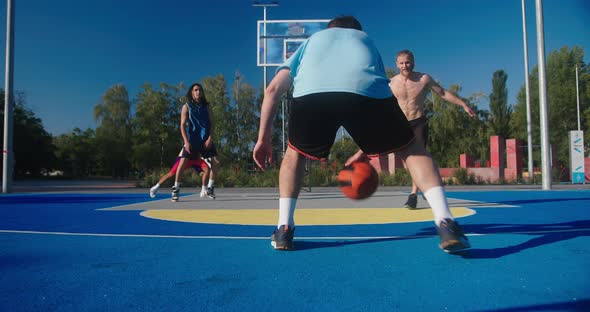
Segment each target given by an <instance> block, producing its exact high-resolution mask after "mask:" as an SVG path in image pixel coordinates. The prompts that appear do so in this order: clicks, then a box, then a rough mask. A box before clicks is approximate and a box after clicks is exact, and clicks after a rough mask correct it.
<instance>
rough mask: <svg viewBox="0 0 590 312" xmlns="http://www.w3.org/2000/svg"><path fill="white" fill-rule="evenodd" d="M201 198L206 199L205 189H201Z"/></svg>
mask: <svg viewBox="0 0 590 312" xmlns="http://www.w3.org/2000/svg"><path fill="white" fill-rule="evenodd" d="M200 196H201V198H205V197H207V190H206V189H205V190H204V189H201V194H200Z"/></svg>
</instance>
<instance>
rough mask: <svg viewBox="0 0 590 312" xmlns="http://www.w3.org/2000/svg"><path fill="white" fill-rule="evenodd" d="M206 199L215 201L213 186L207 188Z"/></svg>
mask: <svg viewBox="0 0 590 312" xmlns="http://www.w3.org/2000/svg"><path fill="white" fill-rule="evenodd" d="M207 197H209V198H211V199H215V186H212V187H208V188H207Z"/></svg>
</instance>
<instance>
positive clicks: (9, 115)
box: [2, 0, 14, 193]
mask: <svg viewBox="0 0 590 312" xmlns="http://www.w3.org/2000/svg"><path fill="white" fill-rule="evenodd" d="M13 66H14V0H7V1H6V75H5V80H4V147H3V149H2V155H3V160H2V165H3V166H4V167H3V168H4V171H3V172H2V192H3V193H10V189H11V187H12V169H13V168H12V163H13V161H12V159H13V157H14V154H13V153H12V142H13V135H12V119H13V112H12V107H13V90H12V89H13V85H12V82H13V78H14V74H13V71H14V69H13Z"/></svg>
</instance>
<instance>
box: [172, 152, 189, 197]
mask: <svg viewBox="0 0 590 312" xmlns="http://www.w3.org/2000/svg"><path fill="white" fill-rule="evenodd" d="M188 157H189V153H188V152H186V151H185V150H183V152H182V156H181V158H180V161H179V162H178V168H177V169H176V177H175V179H174V186H172V201H173V202H176V201H178V199H179V196H180V181H181V177H182V173H183V172H184V168H185V167H186V163H187V160H188Z"/></svg>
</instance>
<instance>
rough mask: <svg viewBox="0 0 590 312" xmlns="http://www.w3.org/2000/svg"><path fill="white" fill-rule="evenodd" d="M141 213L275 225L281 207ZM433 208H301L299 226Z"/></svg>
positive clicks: (461, 211)
mask: <svg viewBox="0 0 590 312" xmlns="http://www.w3.org/2000/svg"><path fill="white" fill-rule="evenodd" d="M450 209H451V212H452V213H453V216H455V217H466V216H470V215H473V214H475V211H474V210H472V209H469V208H465V207H453V208H450ZM141 215H142V216H144V217H147V218H153V219H160V220H167V221H178V222H193V223H213V224H235V225H276V223H277V218H278V209H194V210H191V209H182V210H181V209H156V210H146V211H143V212H142V213H141ZM432 220H433V216H432V211H431V209H417V210H409V209H405V208H299V209H297V210H295V222H296V223H297V225H352V224H386V223H407V222H420V221H432Z"/></svg>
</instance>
